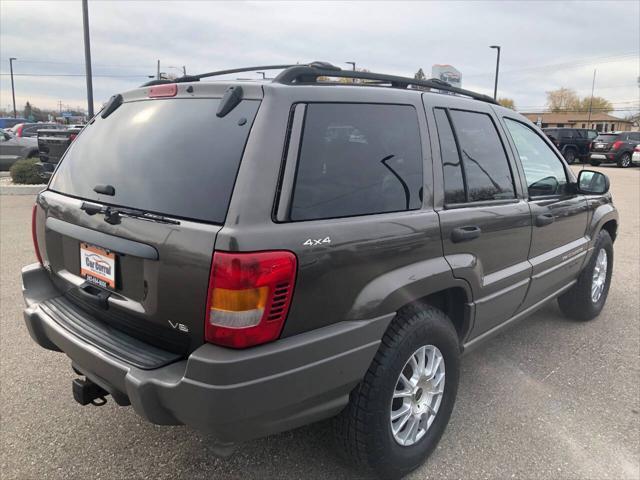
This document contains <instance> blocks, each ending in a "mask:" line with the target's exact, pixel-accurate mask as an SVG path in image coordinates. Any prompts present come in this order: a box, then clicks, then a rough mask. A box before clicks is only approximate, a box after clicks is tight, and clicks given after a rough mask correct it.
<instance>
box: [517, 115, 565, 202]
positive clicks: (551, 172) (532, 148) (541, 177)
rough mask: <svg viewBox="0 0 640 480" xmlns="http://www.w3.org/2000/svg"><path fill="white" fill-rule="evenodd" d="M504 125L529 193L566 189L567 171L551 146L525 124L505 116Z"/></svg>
mask: <svg viewBox="0 0 640 480" xmlns="http://www.w3.org/2000/svg"><path fill="white" fill-rule="evenodd" d="M504 120H505V123H506V125H507V129H508V130H509V133H510V134H511V138H512V139H513V143H515V145H516V149H517V150H518V156H519V157H520V161H521V162H522V167H523V168H524V175H525V178H526V180H527V186H528V188H529V195H530V196H532V197H535V196H540V195H560V194H564V193H566V190H567V174H566V172H565V170H564V166H563V165H562V162H561V161H560V159H559V158H558V157H556V155H555V154H554V153H553V151H552V150H551V148H549V146H548V145H547V144H546V143H545V142H544V140H542V138H540V137H539V136H538V135H537V134H536V133H535V132H534V131H533V130H531V129H530V128H529V127H527V126H526V125H524V124H522V123H520V122H516V121H515V120H510V119H508V118H505V119H504Z"/></svg>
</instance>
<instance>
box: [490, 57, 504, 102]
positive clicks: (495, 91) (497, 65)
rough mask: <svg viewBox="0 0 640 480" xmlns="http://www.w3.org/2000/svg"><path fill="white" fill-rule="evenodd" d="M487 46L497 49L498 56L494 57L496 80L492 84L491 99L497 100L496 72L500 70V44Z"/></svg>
mask: <svg viewBox="0 0 640 480" xmlns="http://www.w3.org/2000/svg"><path fill="white" fill-rule="evenodd" d="M489 48H495V49H496V50H497V51H498V57H497V58H496V81H495V84H494V86H493V99H494V100H498V73H499V72H500V50H501V48H500V45H491V46H490V47H489Z"/></svg>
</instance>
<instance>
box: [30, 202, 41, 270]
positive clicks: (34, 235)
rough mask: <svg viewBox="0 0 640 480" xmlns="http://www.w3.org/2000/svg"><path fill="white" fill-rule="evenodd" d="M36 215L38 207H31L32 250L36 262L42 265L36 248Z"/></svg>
mask: <svg viewBox="0 0 640 480" xmlns="http://www.w3.org/2000/svg"><path fill="white" fill-rule="evenodd" d="M37 213H38V205H37V204H36V205H34V206H33V210H32V211H31V238H32V239H33V248H34V249H35V251H36V257H37V258H38V262H39V263H40V265H42V256H41V255H40V247H39V246H38V235H36V215H37Z"/></svg>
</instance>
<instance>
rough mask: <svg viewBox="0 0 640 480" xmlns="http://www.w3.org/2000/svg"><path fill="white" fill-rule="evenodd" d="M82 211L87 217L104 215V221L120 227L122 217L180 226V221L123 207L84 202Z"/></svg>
mask: <svg viewBox="0 0 640 480" xmlns="http://www.w3.org/2000/svg"><path fill="white" fill-rule="evenodd" d="M80 209H81V210H84V211H85V212H86V213H87V215H95V214H96V213H103V214H104V221H105V222H107V223H109V224H111V225H118V224H119V223H120V219H121V217H130V218H139V219H141V220H147V221H149V222H157V223H168V224H171V225H180V222H179V221H178V220H174V219H172V218H167V217H165V216H163V215H158V214H155V213H150V212H145V211H144V210H138V209H135V208H121V207H107V206H104V205H98V204H96V203H90V202H82V206H81V207H80Z"/></svg>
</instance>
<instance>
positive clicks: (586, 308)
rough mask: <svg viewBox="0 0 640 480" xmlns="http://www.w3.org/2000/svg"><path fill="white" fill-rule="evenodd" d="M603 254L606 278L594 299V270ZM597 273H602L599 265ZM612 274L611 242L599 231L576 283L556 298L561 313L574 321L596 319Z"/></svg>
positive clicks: (607, 290) (606, 235) (606, 234)
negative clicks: (589, 256)
mask: <svg viewBox="0 0 640 480" xmlns="http://www.w3.org/2000/svg"><path fill="white" fill-rule="evenodd" d="M601 252H604V254H605V255H606V261H607V264H606V268H605V269H604V271H605V272H606V277H605V278H604V282H603V284H602V290H601V292H600V295H599V296H598V297H597V298H595V297H594V296H593V295H592V287H593V286H594V283H595V280H594V276H595V270H596V268H598V259H599V256H600V255H602V253H601ZM599 267H600V268H599V271H602V265H601V264H600V265H599ZM612 272H613V242H612V241H611V237H610V236H609V233H608V232H607V231H606V230H600V232H599V233H598V237H597V238H596V242H595V245H594V247H593V253H592V254H591V258H590V259H589V262H588V263H587V265H586V266H585V267H584V269H583V270H582V272H581V273H580V276H579V277H578V283H576V284H575V285H574V286H573V287H571V289H570V290H569V291H567V292H566V293H564V294H562V295H561V296H560V297H558V305H559V306H560V310H562V313H563V314H564V315H565V316H567V317H569V318H572V319H574V320H581V321H587V320H591V319H593V318H595V317H597V316H598V315H599V314H600V312H601V311H602V308H603V307H604V304H605V303H606V301H607V295H608V294H609V286H610V285H611V274H612Z"/></svg>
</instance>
